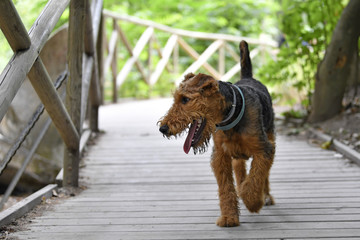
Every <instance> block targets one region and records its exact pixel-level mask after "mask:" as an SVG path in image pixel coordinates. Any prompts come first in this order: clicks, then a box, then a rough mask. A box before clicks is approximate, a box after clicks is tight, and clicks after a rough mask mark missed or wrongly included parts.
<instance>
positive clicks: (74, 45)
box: [0, 0, 103, 200]
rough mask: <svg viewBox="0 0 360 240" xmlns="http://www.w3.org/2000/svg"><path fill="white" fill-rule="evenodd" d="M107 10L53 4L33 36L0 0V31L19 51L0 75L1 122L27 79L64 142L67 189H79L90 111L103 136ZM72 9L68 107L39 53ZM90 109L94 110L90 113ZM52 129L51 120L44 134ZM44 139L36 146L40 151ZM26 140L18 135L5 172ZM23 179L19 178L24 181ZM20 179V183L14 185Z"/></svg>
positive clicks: (85, 0) (97, 0)
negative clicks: (82, 144)
mask: <svg viewBox="0 0 360 240" xmlns="http://www.w3.org/2000/svg"><path fill="white" fill-rule="evenodd" d="M102 5H103V2H102V0H92V1H91V2H90V1H89V0H71V1H70V0H50V1H48V3H47V4H46V6H45V8H44V9H43V11H42V12H41V14H40V15H39V17H38V18H37V20H36V21H35V23H34V24H33V26H32V28H31V29H30V31H29V33H28V32H26V29H25V27H24V25H23V23H22V21H21V19H20V17H19V15H18V13H17V11H16V8H15V6H14V4H13V3H12V1H11V0H1V1H0V27H1V30H2V31H3V33H4V36H5V37H6V39H7V41H8V43H9V45H10V47H11V48H12V50H13V52H14V55H13V56H12V58H11V59H10V60H9V62H8V64H7V65H6V67H5V69H4V71H3V72H2V73H1V75H0V121H1V120H2V119H3V117H4V115H5V113H6V112H7V111H8V108H9V106H10V104H11V102H12V100H13V99H14V97H15V95H16V93H17V91H18V90H19V88H20V86H21V84H22V83H23V82H24V80H25V78H26V76H27V77H28V78H29V80H30V82H31V84H32V86H33V88H34V89H35V91H36V93H37V95H38V96H39V98H40V100H41V102H42V104H43V106H44V108H45V109H46V111H47V112H48V114H49V116H50V118H51V120H52V122H53V123H54V125H55V127H56V128H57V130H58V132H59V134H60V136H61V138H62V139H63V141H64V143H65V146H66V150H65V154H64V164H63V169H64V171H63V185H64V186H78V172H79V157H80V140H81V138H82V136H84V131H83V129H82V126H83V123H84V119H85V115H86V112H87V110H88V111H90V112H91V114H90V115H91V117H90V119H89V120H90V129H91V131H95V132H96V131H98V108H99V106H100V104H101V102H102V97H101V96H102V94H101V91H100V85H101V77H100V76H102V74H101V72H102V64H101V62H102V59H101V56H102V54H101V53H102V49H101V46H102V43H101V39H102V38H101V37H100V38H99V37H98V36H102V33H101V31H102V29H101V19H102ZM68 6H69V9H70V16H69V30H68V34H69V36H68V69H67V71H65V74H64V76H62V77H63V78H67V86H66V100H65V104H64V103H63V101H62V97H61V95H60V94H59V93H58V92H57V91H56V89H55V87H54V84H53V82H52V81H51V79H50V77H49V74H48V72H47V70H46V69H45V67H44V64H43V62H42V60H41V58H40V56H39V53H40V51H41V49H42V48H43V46H44V44H45V42H46V41H47V39H48V38H49V36H50V33H51V32H52V30H53V29H54V27H55V24H56V23H57V22H58V20H59V18H60V16H61V15H62V14H63V12H64V11H65V9H66V8H67V7H68ZM98 39H99V40H100V41H98ZM82 40H83V41H82ZM64 70H65V69H64ZM88 105H89V106H90V109H87V106H88ZM49 125H50V121H47V122H46V123H45V125H44V126H43V131H42V132H45V131H46V129H47V128H48V127H49ZM30 129H31V127H27V128H25V129H24V130H23V131H22V134H21V135H24V134H25V133H26V132H27V131H30ZM40 135H42V134H40ZM25 136H26V134H25ZM39 137H41V136H39ZM40 140H41V138H40ZM40 140H39V139H38V140H37V141H35V144H34V147H35V150H36V147H37V145H36V144H38V142H39V141H40ZM22 141H24V136H19V138H18V141H17V144H15V145H16V146H13V147H12V148H11V149H10V150H9V152H8V154H7V155H6V156H5V158H4V159H2V160H1V163H0V173H1V172H2V171H3V170H4V168H5V167H6V165H7V164H8V163H9V162H10V160H11V159H12V156H13V155H14V154H15V152H16V150H17V148H18V147H19V145H21V143H22ZM34 147H33V148H34ZM33 148H32V149H33ZM35 150H32V151H31V152H32V153H33V152H34V151H35ZM30 158H31V157H30ZM30 158H29V159H30ZM27 163H28V161H25V164H27ZM25 167H26V166H25ZM25 167H24V166H23V167H22V168H21V169H20V173H19V174H17V176H18V175H19V176H21V171H24V170H25ZM19 176H18V177H16V178H20V177H19ZM17 180H18V179H17ZM17 180H16V179H15V182H16V181H17ZM13 185H14V184H11V185H10V186H13ZM15 185H16V183H15ZM9 188H11V187H9ZM11 191H12V190H11V189H10V192H11ZM7 192H9V189H8V191H7ZM4 198H5V197H4ZM3 200H4V199H3Z"/></svg>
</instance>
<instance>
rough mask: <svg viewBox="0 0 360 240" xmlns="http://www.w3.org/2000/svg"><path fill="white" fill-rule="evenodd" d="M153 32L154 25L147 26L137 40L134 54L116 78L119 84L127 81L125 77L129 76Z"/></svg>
mask: <svg viewBox="0 0 360 240" xmlns="http://www.w3.org/2000/svg"><path fill="white" fill-rule="evenodd" d="M153 32H154V28H152V27H149V28H147V29H146V30H145V31H144V32H143V34H142V35H141V37H140V38H139V40H138V41H137V43H136V45H135V48H134V51H133V54H134V55H133V56H132V57H131V58H129V59H128V60H127V62H126V63H125V65H124V67H123V68H122V69H121V71H120V73H119V74H118V76H117V80H116V84H117V86H121V84H122V83H123V82H124V81H125V79H126V78H127V76H128V74H129V73H130V71H131V68H132V66H133V65H134V63H135V62H136V60H137V59H138V58H139V56H140V53H141V51H142V50H143V49H144V47H145V45H146V44H147V42H148V41H149V39H150V37H151V36H152V35H153Z"/></svg>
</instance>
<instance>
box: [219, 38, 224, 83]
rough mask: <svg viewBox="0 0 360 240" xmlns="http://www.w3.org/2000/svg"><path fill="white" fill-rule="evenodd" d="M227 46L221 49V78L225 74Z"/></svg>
mask: <svg viewBox="0 0 360 240" xmlns="http://www.w3.org/2000/svg"><path fill="white" fill-rule="evenodd" d="M224 45H225V44H223V45H222V46H221V47H220V48H219V73H220V75H221V76H223V75H224V73H225V46H224Z"/></svg>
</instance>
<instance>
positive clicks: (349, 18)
mask: <svg viewBox="0 0 360 240" xmlns="http://www.w3.org/2000/svg"><path fill="white" fill-rule="evenodd" d="M359 13H360V1H359V0H351V1H350V2H349V4H348V5H347V6H346V7H345V9H344V11H343V13H342V15H341V17H340V19H339V22H338V23H337V25H336V27H335V30H334V33H333V36H332V39H331V42H330V44H329V46H328V48H327V49H326V53H325V57H324V59H323V61H322V62H321V63H320V64H319V65H318V70H317V73H316V76H315V78H316V82H315V93H314V96H313V100H312V112H311V114H310V117H309V121H310V122H320V121H324V120H327V119H330V118H332V117H334V116H335V115H337V114H339V113H340V112H341V110H342V99H343V97H344V93H345V89H346V86H347V84H349V83H354V82H357V81H356V79H351V78H357V75H358V74H356V73H357V68H358V66H359V65H358V59H359V57H358V55H359V50H358V39H359V36H360V28H359V26H358V24H359V22H360V14H359Z"/></svg>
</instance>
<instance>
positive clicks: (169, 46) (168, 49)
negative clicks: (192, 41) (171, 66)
mask: <svg viewBox="0 0 360 240" xmlns="http://www.w3.org/2000/svg"><path fill="white" fill-rule="evenodd" d="M177 39H178V36H177V35H171V37H169V39H168V41H167V43H166V45H165V47H164V50H163V53H162V55H163V57H162V58H161V60H160V61H159V62H158V64H157V65H156V69H155V71H154V74H152V75H151V79H150V85H154V84H155V83H156V81H157V80H158V79H159V77H160V75H161V73H162V72H163V71H164V68H165V66H166V64H167V63H168V61H169V58H170V56H171V53H172V51H173V49H174V47H175V45H176V42H177Z"/></svg>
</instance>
